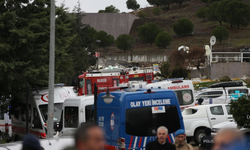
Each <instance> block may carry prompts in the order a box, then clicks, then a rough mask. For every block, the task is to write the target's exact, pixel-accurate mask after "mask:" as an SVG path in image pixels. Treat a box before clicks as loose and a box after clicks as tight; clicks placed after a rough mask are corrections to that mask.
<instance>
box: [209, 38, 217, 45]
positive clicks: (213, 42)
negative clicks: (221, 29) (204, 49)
mask: <svg viewBox="0 0 250 150" xmlns="http://www.w3.org/2000/svg"><path fill="white" fill-rule="evenodd" d="M215 43H216V37H215V36H211V38H210V44H211V45H214V44H215Z"/></svg>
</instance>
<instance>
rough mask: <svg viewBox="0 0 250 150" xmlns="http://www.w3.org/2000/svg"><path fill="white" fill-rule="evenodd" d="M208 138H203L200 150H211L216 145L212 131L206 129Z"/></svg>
mask: <svg viewBox="0 0 250 150" xmlns="http://www.w3.org/2000/svg"><path fill="white" fill-rule="evenodd" d="M205 134H206V136H204V137H202V138H201V144H200V146H199V150H211V149H212V147H213V145H214V140H213V137H212V136H211V129H210V128H206V129H205Z"/></svg>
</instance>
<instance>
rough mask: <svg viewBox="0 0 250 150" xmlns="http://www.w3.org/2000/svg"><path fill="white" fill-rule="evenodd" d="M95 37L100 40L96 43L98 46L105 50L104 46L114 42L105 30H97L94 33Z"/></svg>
mask: <svg viewBox="0 0 250 150" xmlns="http://www.w3.org/2000/svg"><path fill="white" fill-rule="evenodd" d="M95 38H96V39H97V40H100V41H101V42H100V43H99V44H98V46H99V47H102V48H103V49H104V50H106V47H108V46H110V45H111V44H113V43H114V37H113V36H112V35H110V34H108V33H106V32H105V31H99V32H97V33H96V34H95Z"/></svg>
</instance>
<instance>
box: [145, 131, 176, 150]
mask: <svg viewBox="0 0 250 150" xmlns="http://www.w3.org/2000/svg"><path fill="white" fill-rule="evenodd" d="M167 137H168V129H167V128H166V127H164V126H161V127H159V128H158V129H157V140H156V141H152V142H149V143H148V144H147V146H146V150H175V146H174V145H173V144H171V143H168V142H167Z"/></svg>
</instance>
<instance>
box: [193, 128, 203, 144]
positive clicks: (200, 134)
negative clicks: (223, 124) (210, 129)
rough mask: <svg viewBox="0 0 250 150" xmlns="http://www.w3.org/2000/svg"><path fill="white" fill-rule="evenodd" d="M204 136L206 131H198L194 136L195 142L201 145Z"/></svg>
mask: <svg viewBox="0 0 250 150" xmlns="http://www.w3.org/2000/svg"><path fill="white" fill-rule="evenodd" d="M203 136H206V134H205V129H198V130H197V131H196V132H195V134H194V142H195V143H196V144H197V145H199V144H200V143H201V138H202V137H203Z"/></svg>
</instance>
